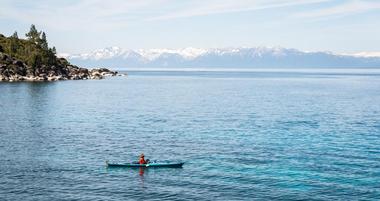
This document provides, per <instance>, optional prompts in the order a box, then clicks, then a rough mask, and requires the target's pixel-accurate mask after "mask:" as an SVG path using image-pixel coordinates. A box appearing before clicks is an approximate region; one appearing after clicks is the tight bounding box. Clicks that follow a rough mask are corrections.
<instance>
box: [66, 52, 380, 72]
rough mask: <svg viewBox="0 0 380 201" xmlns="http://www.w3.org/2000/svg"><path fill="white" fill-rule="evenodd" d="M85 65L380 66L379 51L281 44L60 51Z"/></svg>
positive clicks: (130, 66)
mask: <svg viewBox="0 0 380 201" xmlns="http://www.w3.org/2000/svg"><path fill="white" fill-rule="evenodd" d="M59 56H61V57H64V58H66V59H68V60H69V61H70V62H71V63H73V64H75V65H79V66H86V67H99V66H106V67H109V68H114V69H123V68H176V67H179V68H377V67H378V68H380V54H376V53H358V54H352V55H348V54H334V53H332V52H306V51H300V50H297V49H289V48H281V47H254V48H183V49H148V50H144V49H139V50H129V49H122V48H120V47H108V48H104V49H98V50H95V51H92V52H90V53H83V54H59Z"/></svg>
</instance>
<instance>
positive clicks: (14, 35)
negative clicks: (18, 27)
mask: <svg viewBox="0 0 380 201" xmlns="http://www.w3.org/2000/svg"><path fill="white" fill-rule="evenodd" d="M11 37H12V38H15V39H18V34H17V31H15V32H14V33H13V34H12V36H11Z"/></svg>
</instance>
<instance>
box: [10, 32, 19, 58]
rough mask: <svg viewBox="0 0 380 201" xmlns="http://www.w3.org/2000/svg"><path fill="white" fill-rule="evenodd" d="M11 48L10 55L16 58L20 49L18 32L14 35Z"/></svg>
mask: <svg viewBox="0 0 380 201" xmlns="http://www.w3.org/2000/svg"><path fill="white" fill-rule="evenodd" d="M9 46H10V55H11V56H15V55H16V54H17V51H18V49H19V48H20V45H19V42H18V35H17V31H15V32H14V33H13V34H12V36H11V40H10V45H9Z"/></svg>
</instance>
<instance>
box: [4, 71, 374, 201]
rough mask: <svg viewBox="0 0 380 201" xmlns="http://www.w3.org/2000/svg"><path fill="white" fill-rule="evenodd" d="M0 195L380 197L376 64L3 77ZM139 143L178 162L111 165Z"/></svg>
mask: <svg viewBox="0 0 380 201" xmlns="http://www.w3.org/2000/svg"><path fill="white" fill-rule="evenodd" d="M0 115H1V120H0V159H1V163H0V200H129V199H131V200H335V199H338V200H379V199H380V73H377V72H366V71H360V72H359V73H358V72H356V71H354V72H352V71H351V73H346V72H345V71H344V70H343V71H338V72H332V71H327V72H324V71H320V72H317V71H316V72H297V71H289V72H259V71H254V72H228V71H225V72H221V71H214V72H198V71H197V72H180V71H172V72H161V71H150V72H139V71H132V72H130V73H129V76H127V77H113V78H108V79H105V80H83V81H60V82H51V83H0ZM142 152H144V153H145V155H146V156H147V158H150V159H151V160H160V161H166V160H168V161H184V162H185V165H184V167H183V168H182V169H146V170H144V171H141V170H139V169H107V168H106V167H105V161H106V160H110V161H112V162H120V163H122V162H129V161H134V160H137V157H138V155H139V154H140V153H142Z"/></svg>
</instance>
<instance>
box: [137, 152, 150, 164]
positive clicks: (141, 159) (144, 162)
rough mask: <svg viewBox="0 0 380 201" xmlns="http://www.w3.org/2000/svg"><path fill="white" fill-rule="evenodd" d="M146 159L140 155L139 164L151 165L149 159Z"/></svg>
mask: <svg viewBox="0 0 380 201" xmlns="http://www.w3.org/2000/svg"><path fill="white" fill-rule="evenodd" d="M144 157H145V156H144V154H141V155H140V159H139V164H147V163H149V159H147V160H145V158H144Z"/></svg>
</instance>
